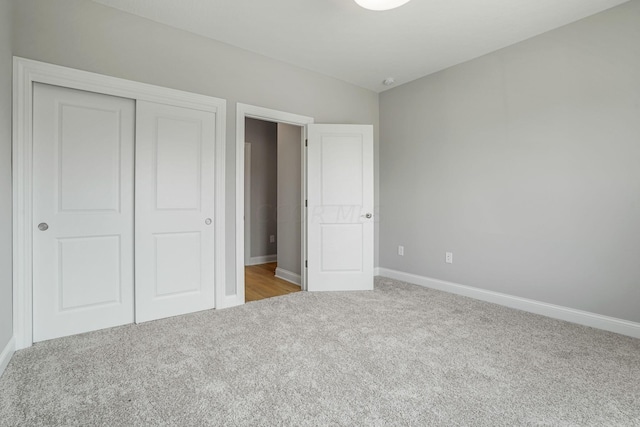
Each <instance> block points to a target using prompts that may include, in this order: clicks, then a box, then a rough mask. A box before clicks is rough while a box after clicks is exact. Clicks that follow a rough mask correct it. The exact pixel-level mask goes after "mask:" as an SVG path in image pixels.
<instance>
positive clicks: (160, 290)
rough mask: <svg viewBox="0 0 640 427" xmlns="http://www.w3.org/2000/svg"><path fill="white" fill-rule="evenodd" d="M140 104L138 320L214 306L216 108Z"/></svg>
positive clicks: (138, 135)
mask: <svg viewBox="0 0 640 427" xmlns="http://www.w3.org/2000/svg"><path fill="white" fill-rule="evenodd" d="M136 111H137V113H136V117H137V122H136V178H135V181H136V203H135V209H136V220H135V230H136V231H135V241H136V249H135V256H136V275H135V276H136V322H144V321H148V320H153V319H158V318H163V317H168V316H175V315H178V314H184V313H190V312H194V311H199V310H205V309H210V308H213V307H214V218H213V214H214V154H215V153H214V149H215V119H216V117H215V113H211V112H205V111H199V110H192V109H187V108H181V107H174V106H169V105H163V104H155V103H151V102H143V101H139V102H138V103H137V109H136Z"/></svg>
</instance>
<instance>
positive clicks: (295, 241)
mask: <svg viewBox="0 0 640 427" xmlns="http://www.w3.org/2000/svg"><path fill="white" fill-rule="evenodd" d="M309 123H313V119H312V118H310V117H304V116H299V115H295V114H290V113H285V112H281V111H277V110H270V109H266V108H262V107H255V106H251V105H245V104H238V108H237V121H236V139H237V145H236V150H237V151H236V152H237V159H236V160H237V163H236V184H237V186H236V190H237V193H236V286H237V288H236V289H237V295H236V297H237V299H238V301H237V303H238V304H242V303H244V302H245V301H254V300H256V299H262V298H268V297H271V296H277V295H283V294H286V293H290V292H292V291H298V290H306V272H305V268H304V259H305V248H306V236H305V233H304V229H305V217H304V215H303V213H304V209H303V203H304V200H305V188H306V182H305V176H306V162H305V161H306V159H305V150H304V143H305V135H306V128H305V126H306V125H307V124H309ZM260 135H271V137H272V138H273V141H272V143H271V146H272V147H273V149H274V150H275V151H272V152H271V153H270V154H265V151H264V148H265V147H264V146H258V144H260V143H261V142H263V143H264V141H260V140H259V139H260V138H259V137H260ZM268 144H269V143H267V145H268ZM287 147H288V148H289V149H287ZM279 148H280V149H279ZM259 153H262V154H259ZM247 154H249V155H248V156H247ZM269 159H271V160H269ZM257 162H262V163H266V164H267V166H271V170H270V171H268V172H270V173H271V175H270V178H268V177H267V176H268V175H266V174H265V171H264V168H265V167H264V165H263V166H259V165H257V164H256V163H257ZM280 166H284V167H280ZM251 171H254V172H251ZM256 171H257V172H256ZM258 179H260V180H261V181H260V182H257V180H258ZM267 180H271V181H272V182H273V183H274V185H275V192H273V191H271V193H275V197H272V198H271V199H270V200H269V198H268V197H266V194H255V193H256V191H257V190H260V189H261V188H262V189H263V190H264V187H265V186H264V184H265V181H267ZM254 184H257V185H254ZM266 192H267V193H269V191H268V190H266ZM252 219H253V221H252ZM272 236H273V237H272ZM247 284H248V286H247Z"/></svg>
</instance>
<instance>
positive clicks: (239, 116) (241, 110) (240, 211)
mask: <svg viewBox="0 0 640 427" xmlns="http://www.w3.org/2000/svg"><path fill="white" fill-rule="evenodd" d="M247 117H249V118H252V119H259V120H265V121H268V122H276V123H286V124H290V125H294V126H300V127H302V129H303V133H304V138H303V139H306V135H307V125H308V124H311V123H313V122H314V119H313V117H307V116H301V115H298V114H292V113H286V112H283V111H278V110H272V109H269V108H263V107H257V106H254V105H248V104H241V103H238V104H237V106H236V295H235V304H234V305H241V304H244V143H245V128H244V123H245V119H246V118H247ZM302 142H303V141H300V143H301V144H302ZM302 148H303V149H302V150H301V152H302V155H301V159H300V162H301V163H302V179H303V182H302V186H301V187H302V199H301V200H303V201H304V200H305V199H306V192H307V182H306V181H307V162H306V150H305V149H304V147H302ZM300 217H301V218H300V223H301V227H302V234H301V236H302V251H303V253H302V257H301V265H300V268H301V269H300V272H301V274H300V276H301V280H302V284H301V289H302V290H303V291H306V290H307V274H306V271H305V266H304V261H305V259H306V252H307V241H306V240H307V238H306V215H305V210H304V209H301V213H300Z"/></svg>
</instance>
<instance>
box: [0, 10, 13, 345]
mask: <svg viewBox="0 0 640 427" xmlns="http://www.w3.org/2000/svg"><path fill="white" fill-rule="evenodd" d="M12 61H13V58H12V55H11V3H10V1H9V0H0V352H2V350H4V348H5V346H6V345H7V343H8V342H9V340H10V339H11V337H12V336H13V312H12V310H13V309H12V307H13V297H12V295H13V291H12V287H13V285H12V283H13V280H12V273H11V271H12V266H11V264H12V257H11V252H12V249H11V248H12V244H11V232H12V231H11V230H12V225H11V205H12V202H11V197H12V196H11V85H12V83H11V81H12V78H11V75H12V65H11V64H12Z"/></svg>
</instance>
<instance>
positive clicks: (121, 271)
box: [33, 84, 135, 341]
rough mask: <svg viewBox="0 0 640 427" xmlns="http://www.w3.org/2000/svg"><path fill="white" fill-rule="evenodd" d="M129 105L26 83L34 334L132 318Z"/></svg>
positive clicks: (84, 329)
mask: <svg viewBox="0 0 640 427" xmlns="http://www.w3.org/2000/svg"><path fill="white" fill-rule="evenodd" d="M134 110H135V108H134V101H133V100H129V99H123V98H117V97H113V96H108V95H100V94H96V93H91V92H84V91H79V90H74V89H68V88H61V87H56V86H49V85H44V84H35V85H34V107H33V120H34V128H33V143H34V146H33V150H34V152H33V195H34V198H33V215H34V217H33V221H34V222H33V227H34V229H35V231H34V235H33V263H34V264H33V265H34V268H33V321H34V323H33V336H34V341H42V340H46V339H51V338H56V337H61V336H66V335H72V334H76V333H81V332H87V331H92V330H96V329H102V328H107V327H112V326H117V325H122V324H126V323H131V322H133V315H134V314H133V275H134V273H133V150H134V114H135V111H134ZM40 223H42V224H43V226H44V224H46V225H47V226H48V228H47V229H46V230H39V229H38V225H39V224H40Z"/></svg>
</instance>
